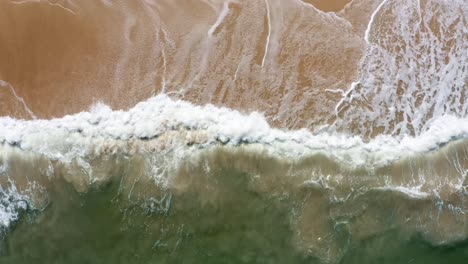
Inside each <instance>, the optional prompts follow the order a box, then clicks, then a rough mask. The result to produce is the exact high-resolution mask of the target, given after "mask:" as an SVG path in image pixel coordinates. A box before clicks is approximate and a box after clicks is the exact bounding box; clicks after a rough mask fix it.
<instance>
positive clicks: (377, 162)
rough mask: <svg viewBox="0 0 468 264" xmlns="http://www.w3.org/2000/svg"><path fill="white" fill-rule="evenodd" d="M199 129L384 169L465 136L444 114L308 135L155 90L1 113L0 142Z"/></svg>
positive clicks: (61, 152) (61, 151) (62, 147)
mask: <svg viewBox="0 0 468 264" xmlns="http://www.w3.org/2000/svg"><path fill="white" fill-rule="evenodd" d="M177 130H197V131H200V132H203V133H205V134H206V136H207V141H206V142H205V144H207V145H208V144H213V143H215V142H217V141H221V142H224V143H226V144H230V145H238V144H241V143H250V144H261V145H264V146H267V147H268V148H269V149H270V150H271V151H272V153H278V154H280V155H286V156H288V157H292V158H293V157H296V158H300V157H304V156H306V155H313V154H323V155H326V156H327V157H329V158H332V159H335V160H337V161H338V162H341V163H342V164H344V165H348V166H352V167H358V166H382V165H385V164H387V163H389V162H391V161H394V160H396V159H399V158H402V157H405V156H408V155H413V154H415V153H420V152H425V151H430V150H432V149H435V148H437V147H438V146H439V145H440V144H444V143H447V142H449V141H451V140H453V139H458V138H466V137H468V119H467V118H457V117H454V116H443V117H441V118H439V119H437V120H435V121H434V122H432V125H431V126H430V128H429V129H428V130H426V131H425V132H423V133H422V134H421V135H419V136H417V137H411V136H404V137H402V138H401V139H399V138H395V137H391V136H388V135H380V136H378V137H376V138H375V139H372V140H371V141H369V142H365V141H364V140H363V139H362V138H361V137H359V136H349V135H344V134H331V133H319V134H315V135H314V134H313V133H312V132H311V131H308V130H306V129H302V130H293V131H287V130H280V129H276V128H272V127H270V125H269V124H268V122H267V121H266V120H265V118H264V116H263V115H262V114H260V113H257V112H253V113H250V114H242V113H240V112H238V111H234V110H231V109H228V108H218V107H215V106H213V105H205V106H195V105H193V104H191V103H188V102H185V101H181V100H172V99H170V98H169V97H168V96H166V95H158V96H156V97H153V98H150V99H148V100H147V101H144V102H141V103H139V104H137V105H136V106H135V107H134V108H132V109H130V110H129V111H112V109H110V108H109V107H108V106H106V105H103V104H97V105H95V106H94V107H92V109H91V110H90V111H88V112H81V113H78V114H75V115H69V116H65V117H63V118H59V119H52V120H31V121H24V120H15V119H12V118H8V117H6V118H5V117H3V118H0V131H1V133H0V143H4V144H9V145H15V146H17V147H19V148H21V149H23V150H26V151H31V152H35V153H40V154H43V155H46V156H48V157H49V158H53V159H63V160H70V159H72V158H74V157H77V156H84V155H86V153H87V150H89V149H92V148H97V147H98V145H99V144H104V143H105V144H112V142H115V141H116V140H127V139H129V138H142V139H148V138H153V137H157V136H159V135H161V134H162V133H165V132H168V131H177Z"/></svg>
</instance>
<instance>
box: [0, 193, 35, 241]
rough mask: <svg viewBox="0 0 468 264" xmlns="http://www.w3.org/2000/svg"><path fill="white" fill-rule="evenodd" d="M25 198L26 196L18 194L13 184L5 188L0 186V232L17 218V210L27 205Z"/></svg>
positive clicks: (23, 208)
mask: <svg viewBox="0 0 468 264" xmlns="http://www.w3.org/2000/svg"><path fill="white" fill-rule="evenodd" d="M27 200H28V199H27V197H26V196H24V195H21V194H19V193H18V192H17V191H16V188H15V187H14V186H13V185H11V186H10V188H9V189H7V190H3V189H2V188H1V187H0V233H1V232H4V231H5V230H6V229H8V228H9V227H10V226H11V224H12V223H14V222H15V221H16V220H18V218H19V211H20V210H26V209H27V207H28V205H27V202H26V201H27Z"/></svg>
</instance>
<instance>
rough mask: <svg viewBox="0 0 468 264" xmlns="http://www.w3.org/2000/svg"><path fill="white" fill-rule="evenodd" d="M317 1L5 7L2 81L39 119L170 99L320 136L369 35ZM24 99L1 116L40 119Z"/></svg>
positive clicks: (7, 102)
mask: <svg viewBox="0 0 468 264" xmlns="http://www.w3.org/2000/svg"><path fill="white" fill-rule="evenodd" d="M307 2H308V3H305V2H301V1H295V0H288V1H272V0H269V1H230V2H226V4H223V2H222V1H195V0H186V1H146V2H133V1H118V2H113V3H111V2H107V1H80V2H76V3H75V2H73V1H37V2H36V1H2V2H0V57H1V58H2V60H1V61H0V79H1V80H4V81H6V82H8V83H10V84H11V86H12V87H14V89H15V91H16V93H17V94H18V95H19V96H21V97H22V98H24V101H25V103H26V105H27V106H28V107H29V108H30V109H31V111H32V112H33V113H34V115H35V116H37V117H38V118H51V117H59V116H63V115H65V114H71V113H75V112H79V111H82V110H86V109H87V108H88V107H89V106H90V105H91V104H93V103H95V102H97V101H102V102H104V103H106V104H109V105H110V106H112V107H113V108H116V109H126V108H129V107H131V106H133V105H134V104H135V103H137V102H139V101H141V100H143V99H145V98H148V97H150V96H152V95H154V94H157V93H160V92H161V91H163V90H164V91H165V92H167V93H170V94H171V96H173V97H175V98H183V99H185V100H189V101H192V102H195V103H198V104H205V103H213V104H216V105H221V106H228V107H232V108H235V109H239V110H243V111H253V110H257V111H261V112H264V113H265V114H266V115H267V116H268V117H269V119H270V121H271V122H272V123H273V124H275V125H277V126H281V127H289V128H298V127H313V126H314V125H317V124H322V123H326V122H327V121H328V120H329V119H330V118H333V114H332V112H333V108H334V106H335V105H336V103H337V102H338V100H339V99H340V96H339V95H337V94H335V93H329V92H325V90H326V89H331V88H341V89H346V88H347V87H348V86H349V85H350V83H351V82H352V80H353V79H354V78H355V77H356V74H357V68H358V64H359V60H360V59H361V57H362V55H363V51H364V47H365V45H364V42H363V39H362V35H363V31H362V30H361V29H362V28H363V25H351V24H350V23H349V22H348V21H346V20H344V19H342V18H339V17H337V16H336V15H335V14H333V13H329V14H325V13H323V12H322V11H320V10H323V11H327V12H328V11H339V10H341V9H342V8H343V6H344V5H345V4H346V2H347V1H325V0H323V1H307ZM373 2H375V1H373ZM373 2H372V3H369V5H370V6H373V5H376V4H377V3H373ZM310 4H312V5H315V6H316V8H318V9H320V10H318V9H315V8H313V7H312V6H311V5H310ZM351 9H352V8H351ZM223 10H224V11H223ZM352 11H353V12H354V13H353V16H356V17H370V12H369V11H371V10H364V11H363V12H360V11H359V10H352ZM342 12H343V11H342ZM346 12H351V11H346ZM359 23H361V21H360V22H359ZM354 27H356V28H357V29H358V30H354ZM0 92H1V93H2V94H5V93H6V90H5V89H2V90H0ZM4 97H5V96H4ZM4 97H3V98H4ZM252 98H255V100H252ZM15 99H16V98H7V99H5V98H4V100H3V101H2V107H1V109H0V115H10V116H14V117H18V118H31V115H25V114H24V113H22V112H24V110H21V109H18V106H17V105H18V102H16V101H15ZM11 109H14V110H11Z"/></svg>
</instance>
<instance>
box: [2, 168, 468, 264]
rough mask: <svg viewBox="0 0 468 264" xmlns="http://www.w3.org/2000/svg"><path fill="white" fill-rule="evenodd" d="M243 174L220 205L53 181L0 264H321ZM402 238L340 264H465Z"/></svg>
mask: <svg viewBox="0 0 468 264" xmlns="http://www.w3.org/2000/svg"><path fill="white" fill-rule="evenodd" d="M248 178H249V177H247V176H246V175H244V174H242V173H232V172H230V173H227V172H224V174H223V175H221V176H220V177H218V178H217V182H218V184H217V187H218V188H219V190H221V191H222V192H223V199H220V200H219V201H216V203H208V204H206V203H205V204H204V203H202V202H201V200H200V199H199V197H198V196H199V194H197V193H196V192H190V191H189V192H186V193H184V194H183V195H174V196H171V194H170V193H166V196H165V199H164V200H163V201H162V202H161V203H160V204H158V203H154V201H153V203H150V202H141V201H139V202H131V201H128V199H127V197H126V196H125V195H122V194H121V193H120V192H119V189H118V183H117V182H111V183H109V184H108V185H106V186H104V187H100V188H99V189H94V190H91V191H89V192H87V193H85V194H80V193H77V192H76V191H75V190H74V188H73V187H71V186H70V185H69V184H66V183H64V182H61V181H57V182H56V183H55V184H54V186H53V187H52V188H51V189H50V190H49V192H50V196H51V199H50V200H51V203H50V204H49V206H48V207H47V208H46V209H45V210H43V211H42V212H37V211H36V212H29V213H27V214H25V215H23V216H22V217H21V219H20V221H19V222H18V223H16V225H15V226H14V228H13V229H12V230H10V232H9V234H8V235H7V236H6V237H5V238H4V240H3V243H2V248H1V256H0V263H2V264H22V263H25V264H26V263H51V264H53V263H57V264H59V263H64V264H65V263H96V264H97V263H99V264H103V263H114V264H115V263H325V262H326V260H319V259H318V258H316V257H314V256H313V254H311V253H308V252H305V251H304V250H299V249H298V247H297V245H296V243H297V241H295V240H294V232H295V231H294V230H293V228H292V227H291V224H290V223H291V221H290V220H291V217H293V215H294V214H293V212H292V211H293V208H294V203H293V202H292V201H290V200H289V199H288V198H277V197H271V196H268V195H264V194H261V193H259V192H256V191H253V190H251V188H249V181H248ZM404 237H405V236H402V235H401V234H399V232H398V231H396V230H395V231H394V230H388V231H386V232H384V233H382V234H379V235H376V236H373V237H371V238H368V239H365V240H362V241H360V242H356V243H353V244H351V245H349V247H348V248H347V249H346V251H345V253H344V255H343V256H341V257H340V258H338V259H337V260H336V261H337V262H338V263H343V264H348V263H393V264H394V263H468V243H467V242H460V243H459V244H455V245H445V246H441V247H435V246H432V245H430V244H429V243H427V242H425V240H424V239H422V238H421V237H419V236H414V237H412V238H410V239H407V238H404Z"/></svg>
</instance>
